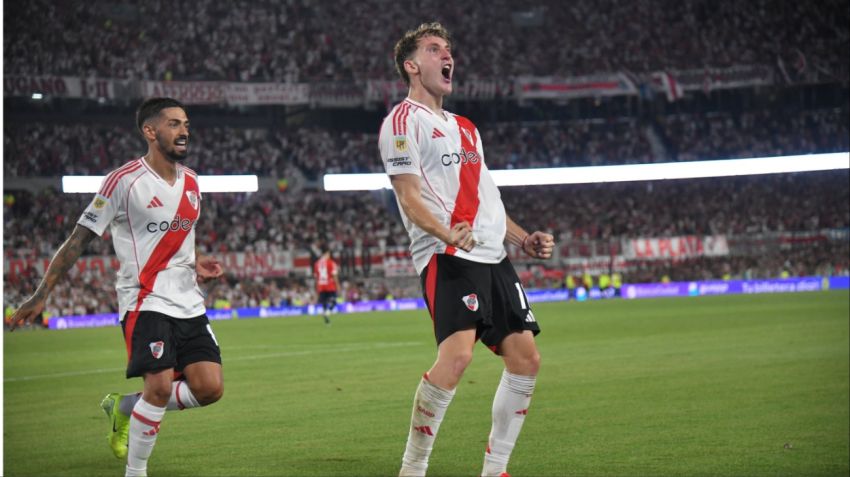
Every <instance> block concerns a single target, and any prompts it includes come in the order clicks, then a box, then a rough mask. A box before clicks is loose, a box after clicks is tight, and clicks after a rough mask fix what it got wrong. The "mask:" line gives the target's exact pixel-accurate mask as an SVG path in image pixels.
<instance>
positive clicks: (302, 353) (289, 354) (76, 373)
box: [3, 341, 422, 383]
mask: <svg viewBox="0 0 850 477" xmlns="http://www.w3.org/2000/svg"><path fill="white" fill-rule="evenodd" d="M421 344H422V343H420V342H416V341H409V342H400V343H375V344H371V345H365V344H364V345H354V346H347V347H342V348H340V347H337V348H334V347H332V346H331V345H326V346H331V347H329V348H327V349H321V350H304V351H286V352H281V353H269V354H257V355H251V356H238V357H235V358H227V357H226V355H225V357H224V358H223V359H222V360H223V361H224V363H225V365H226V364H227V363H230V362H233V361H249V360H254V359H267V358H288V357H296V356H307V355H311V354H332V353H347V352H349V351H363V350H368V349H379V348H399V347H402V346H418V345H421ZM126 369H127V368H98V369H89V370H85V371H68V372H65V373H54V374H35V375H32V376H17V377H14V378H4V379H3V382H4V383H14V382H20V381H35V380H39V379H58V378H70V377H73V376H87V375H92V374H103V373H114V372H118V371H125V370H126Z"/></svg>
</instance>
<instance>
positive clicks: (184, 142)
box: [174, 136, 189, 154]
mask: <svg viewBox="0 0 850 477" xmlns="http://www.w3.org/2000/svg"><path fill="white" fill-rule="evenodd" d="M188 147H189V138H188V137H186V136H180V137H178V138H177V139H175V140H174V150H175V151H176V152H178V153H183V154H185V153H186V151H188Z"/></svg>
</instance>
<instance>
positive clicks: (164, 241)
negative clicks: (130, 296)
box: [124, 174, 200, 359]
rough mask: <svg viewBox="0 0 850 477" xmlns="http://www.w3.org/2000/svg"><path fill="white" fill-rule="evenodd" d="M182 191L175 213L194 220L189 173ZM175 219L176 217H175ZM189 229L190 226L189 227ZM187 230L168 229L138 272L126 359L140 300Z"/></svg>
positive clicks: (192, 183)
mask: <svg viewBox="0 0 850 477" xmlns="http://www.w3.org/2000/svg"><path fill="white" fill-rule="evenodd" d="M183 177H184V179H183V193H182V194H181V196H180V205H179V206H178V207H177V215H178V216H180V218H181V219H189V220H192V221H194V220H196V219H197V218H198V211H199V210H200V207H198V208H195V207H192V204H191V202H189V197H188V195H187V192H188V191H194V193H195V194H197V193H198V183H197V181H196V180H195V178H194V177H192V175H191V174H184V175H183ZM175 219H176V217H175ZM189 230H191V228H190V229H189ZM189 230H183V228H182V227H177V230H171V229H168V231H166V232H165V234H164V235H163V236H162V238H161V239H160V240H159V243H157V244H156V247H155V248H154V250H153V252H152V253H151V256H150V258H148V261H147V263H145V266H144V267H143V268H142V271H141V272H139V287H140V288H139V296H138V297H137V298H136V309H135V310H134V311H133V312H132V313H130V314H129V315H128V317H127V318H128V320H129V322H128V323H127V325H126V326H125V327H124V342H125V343H126V344H127V359H130V357H131V354H132V350H133V348H132V341H133V329H134V328H135V327H136V319H137V318H138V315H139V313H138V311H139V308H140V307H141V306H142V301H144V299H145V297H147V296H148V295H150V294H151V292H152V291H153V285H154V282H156V277H157V275H158V274H159V272H161V271H163V270H165V268H166V267H167V266H168V262H169V261H171V258H172V257H174V254H176V253H177V251H178V250H180V247H181V246H183V242H184V241H185V240H186V236H188V235H189Z"/></svg>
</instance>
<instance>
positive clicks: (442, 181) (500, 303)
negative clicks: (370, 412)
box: [379, 23, 555, 476]
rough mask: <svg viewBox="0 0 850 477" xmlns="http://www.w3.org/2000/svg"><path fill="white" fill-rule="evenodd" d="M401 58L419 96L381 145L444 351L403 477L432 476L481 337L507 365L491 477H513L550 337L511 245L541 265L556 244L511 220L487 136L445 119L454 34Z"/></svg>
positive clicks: (389, 121) (395, 112) (419, 395)
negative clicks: (542, 347)
mask: <svg viewBox="0 0 850 477" xmlns="http://www.w3.org/2000/svg"><path fill="white" fill-rule="evenodd" d="M394 53H395V63H396V68H397V69H398V73H399V74H400V75H401V78H402V79H403V80H404V82H405V83H407V84H408V86H409V87H410V89H409V93H408V97H407V98H406V99H405V100H404V101H403V102H401V103H400V104H398V105H396V106H395V107H394V108H393V109H392V111H391V112H390V114H389V115H388V116H387V117H386V119H384V123H383V125H382V126H381V133H380V138H379V143H380V144H379V146H380V151H381V157H382V159H383V160H384V166H385V167H386V171H387V174H389V176H390V180H391V182H392V185H393V189H394V190H395V193H396V199H397V201H398V204H399V208H400V209H401V215H402V219H403V221H404V226H405V228H406V229H407V231H408V234H409V235H410V241H411V245H410V250H411V254H412V256H413V262H414V265H415V267H416V270H417V272H418V273H419V274H420V277H421V280H422V288H423V290H424V296H425V301H426V302H427V305H428V310H429V312H430V314H431V319H432V320H433V324H434V334H435V335H436V341H437V345H438V351H437V360H436V362H435V363H434V365H433V366H432V367H431V369H430V370H428V372H426V373H425V375H424V376H423V378H422V380H421V382H420V383H419V387H418V388H417V390H416V394H415V396H414V401H413V415H412V417H411V425H410V432H409V435H408V438H407V447H406V449H405V452H404V457H403V458H402V467H401V472H400V475H402V476H408V475H411V476H412V475H416V476H421V475H425V472H426V470H427V468H428V458H429V455H430V453H431V449H432V447H433V445H434V439H435V438H436V436H437V430H438V429H439V427H440V422H441V421H442V420H443V416H444V415H445V412H446V408H447V407H448V406H449V403H450V402H451V400H452V397H453V396H454V393H455V388H456V386H457V384H458V382H459V381H460V378H461V376H462V375H463V372H464V370H465V369H466V367H467V366H468V365H469V363H470V361H471V360H472V349H473V346H474V345H475V342H476V341H477V340H479V339H480V340H481V341H482V342H483V343H484V344H485V345H487V347H488V348H490V349H491V350H492V351H493V352H495V353H496V354H497V355H499V356H501V357H502V359H503V360H504V363H505V370H504V372H503V373H502V380H501V383H500V384H499V387H498V389H497V390H496V396H495V398H494V400H493V425H492V429H491V431H490V437H489V440H488V445H487V449H486V451H485V453H484V467H483V470H482V475H486V476H491V475H495V476H505V475H507V473H506V469H507V465H508V459H509V458H510V455H511V450H512V449H513V447H514V444H515V443H516V440H517V437H518V435H519V432H520V428H521V427H522V424H523V421H524V420H525V416H526V414H527V413H528V407H529V403H530V401H531V395H532V393H533V392H534V384H535V379H536V378H535V377H536V375H537V371H538V368H539V367H540V355H539V353H538V351H537V347H536V345H535V341H534V336H535V335H536V334H537V333H539V331H540V329H539V327H538V325H537V322H536V321H535V319H534V315H533V314H532V312H531V309H530V308H529V306H528V300H527V298H526V296H525V292H524V291H523V288H522V285H521V284H520V282H519V278H518V277H517V274H516V272H515V271H514V268H513V266H512V265H511V263H510V261H509V260H508V259H507V253H506V252H505V247H504V241H505V239H507V240H508V241H509V242H511V243H513V244H514V245H516V246H518V247H520V248H522V250H523V251H524V252H525V253H526V254H528V255H530V256H531V257H534V258H540V259H546V258H549V257H551V255H552V249H553V248H554V245H555V243H554V240H553V237H552V235H550V234H547V233H543V232H539V231H538V232H534V233H531V234H529V233H527V232H526V231H525V230H523V229H522V227H520V226H519V225H517V224H516V223H514V222H513V221H512V220H511V219H510V218H508V217H507V215H506V213H505V208H504V205H503V204H502V200H501V196H500V194H499V190H498V188H497V187H496V185H495V183H494V182H493V179H492V177H491V176H490V173H489V171H488V170H487V166H486V165H485V163H484V150H483V147H482V144H481V136H480V135H479V133H478V130H477V128H476V127H475V125H474V124H472V122H471V121H470V120H469V119H467V118H464V117H462V116H457V115H455V114H452V113H449V112H447V111H444V110H443V108H442V106H443V97H445V96H446V95H448V94H450V93H451V92H452V76H453V74H454V67H455V64H454V60H453V59H452V54H451V40H450V37H449V33H448V32H447V31H446V30H445V29H444V28H443V27H442V26H441V25H440V24H439V23H430V24H423V25H421V26H419V28H417V29H416V30H414V31H408V32H407V33H406V34H405V35H404V36H403V37H402V38H401V40H399V41H398V43H397V44H396V46H395V51H394Z"/></svg>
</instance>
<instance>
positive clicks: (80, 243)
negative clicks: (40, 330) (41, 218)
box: [11, 225, 97, 330]
mask: <svg viewBox="0 0 850 477" xmlns="http://www.w3.org/2000/svg"><path fill="white" fill-rule="evenodd" d="M96 236H97V235H96V234H95V233H94V232H92V231H91V230H89V229H87V228H85V227H83V226H80V225H77V226H76V227H75V228H74V231H73V232H71V236H70V237H68V240H66V241H65V243H63V244H62V246H61V247H59V250H58V251H57V252H56V255H54V256H53V260H51V261H50V265H49V266H48V267H47V271H46V272H45V274H44V278H42V279H41V283H40V284H39V285H38V288H37V289H36V290H35V293H33V294H32V296H31V297H30V298H29V299H28V300H27V301H25V302H24V304H22V305H21V306H20V308H18V309H17V310H16V311H15V314H14V315H12V320H11V321H12V323H11V329H12V330H14V329H15V328H17V327H18V325H19V324H20V323H21V322H26V323H32V322H33V321H34V320H35V319H36V318H37V317H38V316H40V315H41V312H42V311H44V306H45V305H46V304H47V296H48V295H50V292H51V291H53V287H55V286H56V283H57V282H58V281H59V279H60V278H62V277H63V276H65V274H66V273H67V272H68V270H70V269H71V267H72V266H73V265H74V263H75V262H76V261H77V259H78V258H80V254H82V253H83V250H84V249H85V248H86V245H88V243H89V242H91V240H92V239H93V238H94V237H96Z"/></svg>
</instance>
